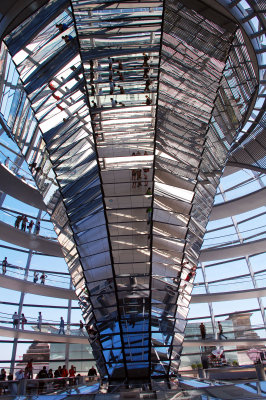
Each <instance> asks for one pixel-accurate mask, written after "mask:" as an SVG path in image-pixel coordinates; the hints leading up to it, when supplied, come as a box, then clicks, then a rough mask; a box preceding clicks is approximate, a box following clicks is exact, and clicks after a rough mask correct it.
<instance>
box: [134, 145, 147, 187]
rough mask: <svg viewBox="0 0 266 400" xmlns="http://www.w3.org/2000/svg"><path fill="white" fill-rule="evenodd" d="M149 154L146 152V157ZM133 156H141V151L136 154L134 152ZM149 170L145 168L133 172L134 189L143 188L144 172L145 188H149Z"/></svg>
mask: <svg viewBox="0 0 266 400" xmlns="http://www.w3.org/2000/svg"><path fill="white" fill-rule="evenodd" d="M147 155H148V153H147V151H144V156H147ZM132 156H141V153H140V151H137V152H136V153H135V152H133V153H132ZM149 170H150V169H149V168H147V167H145V168H143V169H141V168H138V169H135V168H134V169H132V170H131V175H132V188H136V187H140V186H142V172H143V179H144V186H148V172H149Z"/></svg>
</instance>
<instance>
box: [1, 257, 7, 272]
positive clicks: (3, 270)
mask: <svg viewBox="0 0 266 400" xmlns="http://www.w3.org/2000/svg"><path fill="white" fill-rule="evenodd" d="M6 267H7V257H5V258H4V259H3V261H2V273H3V275H5V274H6Z"/></svg>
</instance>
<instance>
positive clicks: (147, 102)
mask: <svg viewBox="0 0 266 400" xmlns="http://www.w3.org/2000/svg"><path fill="white" fill-rule="evenodd" d="M145 97H146V106H150V105H151V103H152V100H151V99H150V98H149V96H147V95H146V96H145Z"/></svg>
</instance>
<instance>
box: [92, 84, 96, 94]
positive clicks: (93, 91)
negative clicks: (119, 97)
mask: <svg viewBox="0 0 266 400" xmlns="http://www.w3.org/2000/svg"><path fill="white" fill-rule="evenodd" d="M91 95H92V96H95V86H94V85H93V84H91Z"/></svg>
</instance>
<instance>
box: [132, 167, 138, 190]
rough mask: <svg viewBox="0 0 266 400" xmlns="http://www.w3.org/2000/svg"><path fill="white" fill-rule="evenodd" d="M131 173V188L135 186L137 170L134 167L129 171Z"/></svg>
mask: <svg viewBox="0 0 266 400" xmlns="http://www.w3.org/2000/svg"><path fill="white" fill-rule="evenodd" d="M131 175H132V188H135V187H136V183H137V182H136V181H137V170H136V169H132V171H131Z"/></svg>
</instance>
